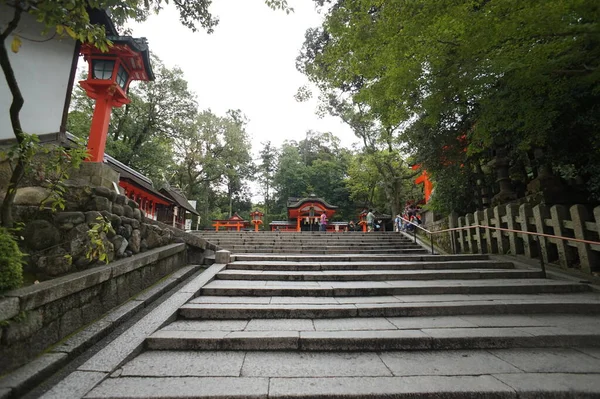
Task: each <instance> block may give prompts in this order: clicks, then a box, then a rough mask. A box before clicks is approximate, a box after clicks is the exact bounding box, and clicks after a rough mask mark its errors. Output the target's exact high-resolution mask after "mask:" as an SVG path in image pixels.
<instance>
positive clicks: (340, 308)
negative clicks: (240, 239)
mask: <svg viewBox="0 0 600 399" xmlns="http://www.w3.org/2000/svg"><path fill="white" fill-rule="evenodd" d="M418 297H419V296H418V295H414V296H408V297H373V298H352V297H349V298H343V297H340V298H308V297H303V298H291V297H287V298H286V297H273V298H269V297H260V298H252V297H237V298H236V297H202V296H201V297H198V298H196V300H194V301H192V302H190V303H187V304H185V305H184V306H182V307H181V308H180V309H179V315H180V316H181V317H183V318H186V319H232V320H237V319H244V320H247V319H252V318H263V319H286V318H287V319H290V318H292V319H298V318H309V319H323V318H345V317H410V318H412V317H416V316H428V317H432V316H436V317H437V316H454V315H485V314H490V315H494V314H536V313H573V314H600V300H599V299H598V298H597V297H594V296H589V295H587V294H579V295H571V294H565V295H553V294H540V295H441V296H439V297H437V296H435V297H434V296H433V295H431V296H429V295H427V296H423V299H422V300H420V299H419V298H418ZM381 298H389V300H387V301H386V299H381ZM399 298H404V299H399ZM442 298H443V299H442ZM367 299H371V300H372V301H373V302H368V301H367ZM318 300H321V301H320V302H318ZM219 301H221V302H219ZM261 301H262V302H261Z"/></svg>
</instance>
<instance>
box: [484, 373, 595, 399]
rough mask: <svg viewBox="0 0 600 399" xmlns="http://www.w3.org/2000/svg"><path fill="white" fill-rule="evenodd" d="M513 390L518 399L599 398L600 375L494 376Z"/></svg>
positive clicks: (544, 374)
mask: <svg viewBox="0 0 600 399" xmlns="http://www.w3.org/2000/svg"><path fill="white" fill-rule="evenodd" d="M494 377H495V378H497V379H498V380H499V381H502V382H503V383H505V384H506V385H508V386H510V387H511V388H512V389H514V390H515V391H516V393H517V395H518V397H519V399H537V398H552V399H570V398H598V397H600V374H561V373H539V374H533V373H526V374H525V373H521V374H495V375H494Z"/></svg>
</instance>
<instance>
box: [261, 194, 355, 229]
mask: <svg viewBox="0 0 600 399" xmlns="http://www.w3.org/2000/svg"><path fill="white" fill-rule="evenodd" d="M287 208H288V210H287V213H288V220H287V221H273V222H271V223H269V227H270V228H271V231H319V219H320V217H321V214H322V213H323V212H325V214H326V215H327V220H331V218H332V217H333V215H335V213H336V211H337V208H338V207H337V206H334V205H331V204H329V203H327V202H326V201H325V200H324V199H322V198H317V197H316V196H314V195H311V196H310V197H308V198H302V199H298V198H290V199H289V200H288V207H287ZM347 225H348V223H346V222H328V223H327V231H344V228H345V227H346V226H347Z"/></svg>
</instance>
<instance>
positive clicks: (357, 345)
mask: <svg viewBox="0 0 600 399" xmlns="http://www.w3.org/2000/svg"><path fill="white" fill-rule="evenodd" d="M477 330H481V331H482V332H483V334H481V335H477V334H476V333H477V332H478V331H477ZM427 331H429V329H424V330H387V331H385V330H377V331H235V332H230V331H208V332H207V331H202V332H199V331H172V330H166V331H165V330H161V331H157V332H155V333H154V334H152V335H151V336H150V337H148V338H146V347H147V348H148V349H151V350H252V351H256V350H269V351H271V350H292V351H361V352H363V351H364V352H368V351H389V350H395V351H398V350H458V349H463V350H464V349H501V348H563V347H573V346H575V347H577V346H578V347H600V332H597V333H579V334H560V333H558V334H551V333H547V334H545V335H544V334H543V333H542V334H540V335H532V334H529V333H527V332H526V331H522V330H521V329H520V328H479V329H475V328H473V329H459V328H455V329H444V331H440V329H437V334H440V332H441V333H442V334H444V333H445V334H447V335H448V336H438V337H436V336H429V335H428V334H427ZM486 332H487V333H488V334H487V335H486V334H485V333H486ZM473 333H475V334H473Z"/></svg>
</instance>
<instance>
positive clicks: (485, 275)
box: [216, 270, 543, 281]
mask: <svg viewBox="0 0 600 399" xmlns="http://www.w3.org/2000/svg"><path fill="white" fill-rule="evenodd" d="M216 278H217V279H219V280H236V281H242V280H251V281H261V280H266V281H363V280H369V281H387V280H398V279H402V280H441V279H447V280H479V279H492V278H518V279H522V278H543V275H542V272H538V271H529V270H522V271H521V270H519V271H511V272H492V271H490V272H477V271H473V272H469V271H465V272H459V273H444V272H437V273H428V274H424V273H411V274H409V273H403V274H393V273H389V274H383V273H379V274H357V275H352V274H337V275H332V274H329V275H327V274H325V275H324V274H315V275H306V274H304V275H293V274H278V275H273V274H264V273H263V274H261V273H257V274H254V275H249V274H217V276H216Z"/></svg>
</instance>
